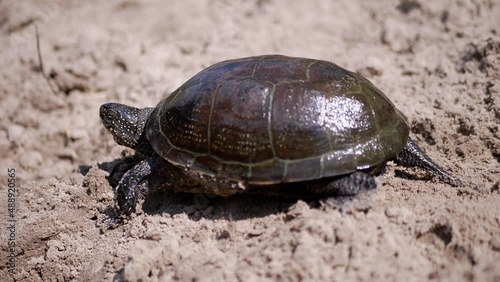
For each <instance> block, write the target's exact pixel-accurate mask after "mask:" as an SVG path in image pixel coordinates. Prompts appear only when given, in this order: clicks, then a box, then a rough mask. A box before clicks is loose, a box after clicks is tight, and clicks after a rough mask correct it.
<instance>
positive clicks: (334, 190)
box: [307, 171, 377, 196]
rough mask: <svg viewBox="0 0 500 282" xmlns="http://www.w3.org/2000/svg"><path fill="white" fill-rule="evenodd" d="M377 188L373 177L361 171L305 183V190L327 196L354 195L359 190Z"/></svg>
mask: <svg viewBox="0 0 500 282" xmlns="http://www.w3.org/2000/svg"><path fill="white" fill-rule="evenodd" d="M375 188H377V183H376V182H375V178H374V177H373V176H372V175H370V174H368V173H366V172H362V171H357V172H354V173H351V174H349V175H346V176H341V177H335V178H333V179H332V178H326V179H321V180H320V181H313V182H311V183H309V184H308V185H307V190H308V191H310V192H313V193H315V194H319V195H328V196H354V195H357V194H359V193H360V192H361V191H366V190H372V189H375Z"/></svg>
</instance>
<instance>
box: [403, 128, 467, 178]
mask: <svg viewBox="0 0 500 282" xmlns="http://www.w3.org/2000/svg"><path fill="white" fill-rule="evenodd" d="M396 162H397V163H398V164H401V165H402V166H405V167H419V168H421V169H424V170H425V171H428V172H430V173H432V174H433V175H435V176H437V177H438V178H439V180H441V181H442V182H444V183H447V184H450V185H452V186H455V187H457V186H462V181H460V179H458V178H455V177H453V176H452V175H451V174H449V173H448V172H447V171H446V170H444V169H443V168H441V167H440V166H439V165H438V164H436V163H435V162H434V161H433V160H432V159H431V158H430V157H429V156H427V155H426V154H425V153H424V151H422V149H420V148H419V147H418V146H417V144H416V143H415V142H414V141H413V140H412V139H411V138H410V137H408V141H407V143H406V146H405V148H404V149H403V151H401V153H399V155H398V156H397V157H396Z"/></svg>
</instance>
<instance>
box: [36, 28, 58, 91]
mask: <svg viewBox="0 0 500 282" xmlns="http://www.w3.org/2000/svg"><path fill="white" fill-rule="evenodd" d="M35 34H36V49H37V51H38V66H39V68H40V72H41V73H42V76H43V78H44V79H45V81H47V84H48V85H49V87H50V90H51V91H52V93H53V94H54V95H56V94H57V91H56V90H55V89H54V87H53V86H52V83H50V80H49V78H48V77H47V75H46V74H45V71H44V70H43V60H42V52H41V51H40V38H39V36H38V26H36V25H35Z"/></svg>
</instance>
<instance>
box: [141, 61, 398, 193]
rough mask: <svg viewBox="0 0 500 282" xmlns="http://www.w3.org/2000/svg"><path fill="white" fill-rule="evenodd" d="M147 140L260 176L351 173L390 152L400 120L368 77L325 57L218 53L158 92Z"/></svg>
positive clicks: (183, 156)
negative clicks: (171, 88) (224, 57)
mask: <svg viewBox="0 0 500 282" xmlns="http://www.w3.org/2000/svg"><path fill="white" fill-rule="evenodd" d="M149 122H150V125H151V126H149V127H148V132H147V135H148V139H149V140H150V141H151V145H152V147H153V149H154V150H155V151H156V152H157V153H159V154H160V155H161V156H162V157H164V158H165V159H167V160H169V161H170V162H172V163H175V164H178V165H181V166H188V167H189V168H190V169H192V170H194V171H198V172H200V173H202V174H209V175H213V176H220V177H222V178H228V179H234V180H238V181H239V180H242V181H245V182H248V183H254V184H263V183H264V184H265V183H278V182H291V181H303V180H308V179H317V178H321V177H327V176H334V175H340V174H346V173H349V172H353V171H355V170H356V169H358V168H360V167H367V166H372V165H376V164H378V163H381V162H384V161H385V160H387V159H389V158H392V157H395V156H396V155H397V154H398V153H399V152H400V151H401V149H402V148H403V147H404V145H405V143H406V140H407V137H408V124H407V122H406V119H405V118H404V117H403V116H402V114H401V113H400V112H399V111H397V110H396V109H395V108H394V105H393V104H392V103H391V102H390V101H389V100H388V99H387V97H385V95H384V94H383V93H382V92H380V90H378V89H376V88H375V87H374V86H373V85H372V84H371V83H370V82H369V81H368V80H366V79H364V78H362V77H361V76H359V75H357V74H355V73H352V72H349V71H347V70H345V69H343V68H340V67H338V66H337V65H335V64H333V63H329V62H325V61H317V60H311V59H303V58H289V57H283V56H262V57H254V58H246V59H243V60H233V61H226V62H221V63H218V64H215V65H213V66H212V67H209V68H207V69H205V70H203V71H202V72H200V73H198V74H197V75H196V76H194V77H193V78H192V79H190V80H189V81H188V82H186V83H185V84H184V85H183V86H181V87H180V88H179V89H178V90H176V91H175V92H174V93H173V94H171V95H170V96H168V97H166V98H164V99H163V100H162V101H161V102H160V103H159V104H158V106H157V108H156V109H155V111H154V112H153V114H152V115H151V118H150V121H149Z"/></svg>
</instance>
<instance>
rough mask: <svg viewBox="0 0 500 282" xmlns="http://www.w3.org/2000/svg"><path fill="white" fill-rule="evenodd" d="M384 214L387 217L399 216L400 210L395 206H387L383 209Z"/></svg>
mask: <svg viewBox="0 0 500 282" xmlns="http://www.w3.org/2000/svg"><path fill="white" fill-rule="evenodd" d="M385 215H386V216H387V217H389V218H394V217H399V216H401V210H400V209H399V208H396V207H388V208H386V209H385Z"/></svg>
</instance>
